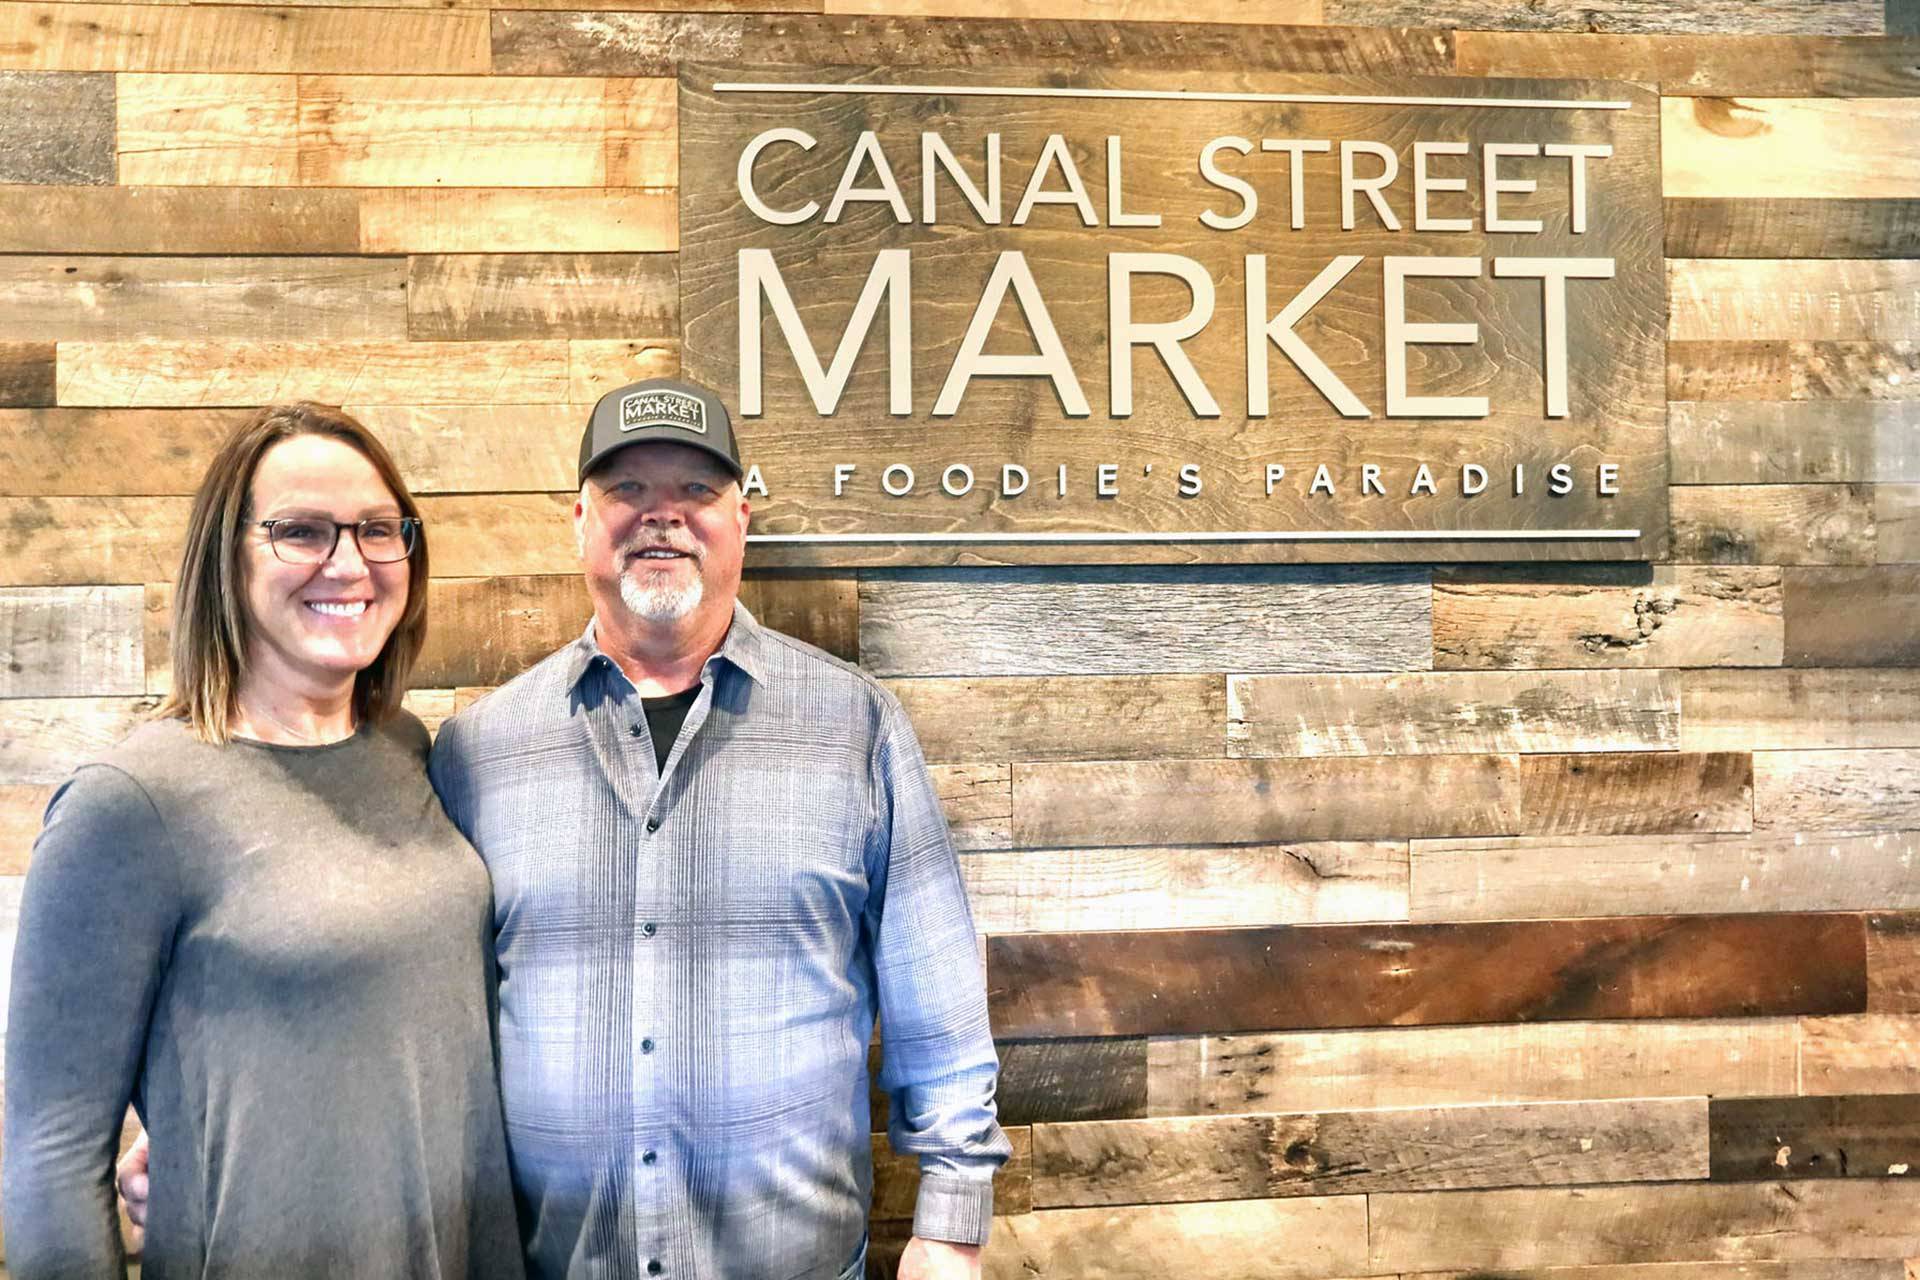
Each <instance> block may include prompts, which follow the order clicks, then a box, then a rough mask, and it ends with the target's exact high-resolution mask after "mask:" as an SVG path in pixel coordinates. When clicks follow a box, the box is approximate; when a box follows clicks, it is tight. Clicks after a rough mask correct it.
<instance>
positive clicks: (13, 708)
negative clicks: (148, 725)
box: [0, 698, 155, 786]
mask: <svg viewBox="0 0 1920 1280" xmlns="http://www.w3.org/2000/svg"><path fill="white" fill-rule="evenodd" d="M154 705H155V699H152V698H9V699H7V700H5V701H0V784H4V785H8V786H17V785H21V784H35V783H38V784H47V783H57V782H61V781H64V780H65V778H66V776H67V775H68V774H69V773H72V772H73V771H74V769H76V768H77V767H79V766H80V765H82V764H85V763H86V762H87V761H88V760H91V759H92V758H94V757H95V756H97V755H99V754H100V753H101V752H103V751H105V750H106V749H107V748H108V747H111V746H112V745H113V744H114V743H116V742H118V741H120V739H122V738H124V737H126V736H127V734H129V733H131V732H132V731H133V729H134V727H135V726H136V725H138V724H139V723H140V721H141V719H142V718H143V717H144V716H145V715H146V713H147V712H148V711H150V710H152V709H153V707H154Z"/></svg>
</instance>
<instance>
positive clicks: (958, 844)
mask: <svg viewBox="0 0 1920 1280" xmlns="http://www.w3.org/2000/svg"><path fill="white" fill-rule="evenodd" d="M929 768H930V770H931V771H932V773H933V786H934V790H935V792H936V793H938V795H939V797H940V808H941V811H942V812H944V813H945V814H946V815H947V824H948V825H949V826H950V827H951V828H952V829H953V847H954V848H956V849H960V850H963V851H964V850H968V849H1005V848H1007V847H1008V845H1010V844H1011V843H1012V840H1013V837H1012V822H1013V817H1012V814H1013V783H1012V781H1011V779H1010V778H1009V775H1008V770H1007V766H1006V765H1004V764H936V765H931V766H929Z"/></svg>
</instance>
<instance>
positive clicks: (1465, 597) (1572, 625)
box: [1433, 565, 1786, 670]
mask: <svg viewBox="0 0 1920 1280" xmlns="http://www.w3.org/2000/svg"><path fill="white" fill-rule="evenodd" d="M1781 599H1782V597H1781V576H1780V571H1779V570H1778V569H1770V568H1691V567H1686V566H1673V565H1658V566H1654V567H1652V568H1645V567H1639V566H1623V567H1619V568H1615V567H1610V566H1609V567H1594V568H1570V569H1563V570H1557V571H1554V572H1551V573H1546V572H1536V571H1529V570H1517V569H1505V570H1486V569H1476V570H1452V569H1449V570H1444V571H1440V572H1437V573H1435V575H1434V583H1433V635H1434V644H1433V654H1434V666H1436V667H1439V668H1443V669H1463V670H1473V669H1495V668H1514V667H1525V668H1558V667H1576V668H1579V667H1701V666H1762V667H1768V666H1778V665H1779V664H1780V660H1781V653H1782V650H1783V646H1784V643H1785V631H1786V628H1785V622H1784V619H1783V616H1782V606H1781Z"/></svg>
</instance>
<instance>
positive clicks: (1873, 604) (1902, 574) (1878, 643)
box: [1782, 565, 1920, 667]
mask: <svg viewBox="0 0 1920 1280" xmlns="http://www.w3.org/2000/svg"><path fill="white" fill-rule="evenodd" d="M1782 581H1783V585H1784V589H1785V599H1786V624H1787V625H1786V642H1785V660H1786V663H1787V665H1788V666H1794V667H1865V666H1887V667H1911V666H1920V567H1915V566H1909V565H1883V566H1879V567H1876V568H1872V569H1812V568H1808V569H1791V568H1790V569H1786V570H1783V571H1782Z"/></svg>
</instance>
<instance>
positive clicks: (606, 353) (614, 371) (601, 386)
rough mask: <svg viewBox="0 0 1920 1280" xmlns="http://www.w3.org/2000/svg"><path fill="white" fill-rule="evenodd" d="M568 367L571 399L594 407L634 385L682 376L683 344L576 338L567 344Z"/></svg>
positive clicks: (674, 340) (656, 340) (673, 341)
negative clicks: (604, 398)
mask: <svg viewBox="0 0 1920 1280" xmlns="http://www.w3.org/2000/svg"><path fill="white" fill-rule="evenodd" d="M567 365H568V369H569V378H568V382H567V398H568V399H570V400H571V401H573V402H574V403H575V404H586V405H590V404H592V403H593V402H594V401H596V400H598V399H599V398H600V397H601V396H603V395H605V394H607V392H609V391H615V390H618V389H619V388H621V387H624V386H626V385H627V384H628V383H630V382H638V381H640V380H641V379H642V378H671V377H673V376H675V375H676V374H678V373H679V372H680V343H679V340H678V339H674V338H573V339H571V340H569V341H568V343H567Z"/></svg>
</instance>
